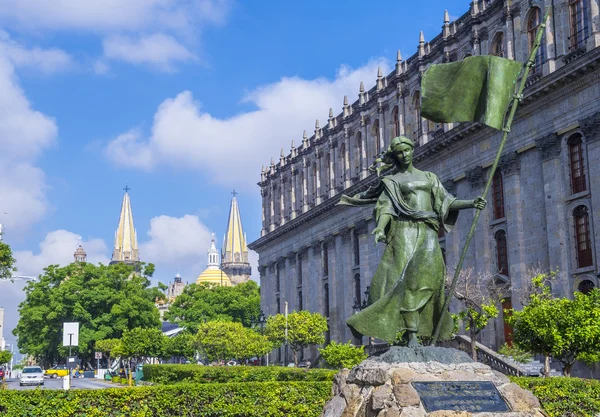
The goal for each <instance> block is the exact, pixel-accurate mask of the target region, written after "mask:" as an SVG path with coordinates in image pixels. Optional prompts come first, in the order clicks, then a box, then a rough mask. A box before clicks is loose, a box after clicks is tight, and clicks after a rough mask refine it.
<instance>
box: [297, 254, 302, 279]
mask: <svg viewBox="0 0 600 417" xmlns="http://www.w3.org/2000/svg"><path fill="white" fill-rule="evenodd" d="M298 287H302V255H298Z"/></svg>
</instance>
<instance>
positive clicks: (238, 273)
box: [221, 191, 252, 285]
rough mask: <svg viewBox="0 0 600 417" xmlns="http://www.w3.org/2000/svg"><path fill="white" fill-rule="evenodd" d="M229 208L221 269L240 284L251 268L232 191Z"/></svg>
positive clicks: (234, 282) (245, 278)
mask: <svg viewBox="0 0 600 417" xmlns="http://www.w3.org/2000/svg"><path fill="white" fill-rule="evenodd" d="M232 194H233V198H232V199H231V208H230V209H229V221H228V223H227V232H226V233H225V239H224V242H223V248H222V250H221V253H222V254H223V261H222V269H223V272H225V273H226V274H227V276H229V278H230V279H231V282H232V283H233V284H234V285H237V284H241V283H243V282H246V281H248V280H249V279H250V275H251V274H252V268H251V267H250V262H248V247H247V246H246V236H245V235H244V230H243V229H242V220H241V218H240V209H239V207H238V202H237V198H236V197H235V196H236V195H237V193H236V192H235V191H234V192H233V193H232Z"/></svg>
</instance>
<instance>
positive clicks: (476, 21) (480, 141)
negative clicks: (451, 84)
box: [250, 0, 600, 361]
mask: <svg viewBox="0 0 600 417" xmlns="http://www.w3.org/2000/svg"><path fill="white" fill-rule="evenodd" d="M547 7H551V8H552V11H551V15H550V19H549V22H548V26H547V27H546V29H545V36H544V37H543V41H542V46H541V48H540V50H539V52H538V55H537V57H536V60H535V65H534V67H533V68H532V72H531V74H530V75H529V77H528V79H527V80H526V89H525V92H524V97H523V102H522V103H521V105H520V107H519V110H518V112H517V115H516V118H515V120H514V123H513V126H512V131H511V132H510V135H509V140H508V143H507V146H506V148H505V150H504V154H503V155H502V158H501V160H500V166H499V169H498V171H497V172H496V174H495V176H494V177H493V186H492V189H491V190H490V192H489V194H488V195H486V196H484V197H485V198H486V199H487V201H488V207H487V208H486V209H485V210H484V211H482V213H481V217H480V220H479V223H478V225H477V229H476V234H475V236H474V239H473V243H472V244H471V246H470V248H469V251H468V254H467V258H466V267H472V268H474V269H475V270H476V271H478V272H480V273H482V274H486V275H487V276H494V277H496V279H498V280H500V281H502V282H507V283H509V284H510V290H509V291H507V293H506V294H505V296H506V297H505V303H504V308H510V307H511V306H514V307H515V308H520V307H521V304H520V301H519V296H518V295H519V290H520V289H522V288H524V287H526V286H527V285H528V284H529V283H528V279H530V277H531V268H535V267H540V268H542V269H544V270H552V271H558V275H557V277H556V280H555V281H554V282H553V283H552V291H553V293H554V294H555V295H557V296H560V297H572V296H573V293H574V292H576V291H582V292H585V291H589V289H591V288H597V287H598V285H599V280H598V272H599V262H600V227H599V226H598V221H599V220H600V164H599V162H600V100H599V99H598V97H599V96H600V82H599V80H600V48H599V46H600V10H599V7H598V1H597V0H569V1H567V0H553V1H550V0H535V1H531V0H513V1H508V0H494V1H473V2H471V9H470V10H469V11H467V12H466V13H465V14H463V15H462V16H461V17H459V18H458V19H456V20H455V21H452V22H451V21H450V17H449V15H448V13H446V14H445V15H444V19H443V22H440V23H442V25H441V26H442V31H441V33H439V34H438V35H437V36H435V37H434V38H433V39H431V41H429V42H425V38H424V36H423V35H422V34H421V36H420V39H419V43H418V46H417V52H416V53H415V54H414V55H412V56H410V57H409V58H408V59H405V60H403V59H402V57H401V55H400V53H398V55H397V63H396V68H395V69H394V70H393V71H392V72H391V73H390V74H385V75H384V74H383V73H382V71H381V70H380V71H378V74H377V76H376V78H375V77H374V80H373V81H374V85H373V86H372V87H371V88H366V89H365V87H364V84H362V83H361V85H360V87H359V91H358V100H356V101H354V100H352V101H349V100H348V99H347V98H346V97H344V100H343V107H342V111H341V113H340V114H335V115H334V113H333V111H331V112H330V114H329V118H328V120H327V122H326V123H325V124H324V126H323V127H321V126H320V125H319V123H318V121H317V123H316V126H315V130H314V135H310V136H308V135H306V134H305V135H304V137H303V139H302V144H301V146H299V147H298V148H296V147H295V145H294V143H293V142H292V146H291V149H290V151H289V153H284V152H283V151H282V154H281V157H280V160H279V161H278V162H277V163H276V162H275V161H274V160H271V163H270V166H268V167H267V168H266V169H265V168H263V170H262V174H261V182H260V188H261V196H262V199H263V200H262V208H263V213H262V218H263V226H262V235H261V237H260V238H259V239H258V240H256V241H255V242H253V243H252V244H250V248H251V249H253V250H255V251H256V252H258V254H259V273H260V283H261V307H262V309H263V311H264V312H265V314H268V315H272V314H277V313H283V311H284V305H285V303H286V302H287V303H288V306H289V310H290V311H293V310H309V311H317V312H320V313H322V314H323V315H325V316H326V317H327V318H328V322H329V332H328V334H327V335H328V338H329V339H330V340H335V341H338V342H346V341H348V340H352V341H353V342H354V343H367V342H368V339H367V338H363V339H356V338H353V335H352V334H351V332H350V329H349V328H348V327H347V326H346V322H345V321H346V318H347V317H349V316H350V315H352V314H353V313H354V312H355V311H356V309H357V308H360V305H361V304H362V302H363V301H364V300H365V298H366V297H365V292H366V291H367V289H368V288H369V285H370V284H371V279H372V277H373V275H374V273H375V270H376V268H377V265H378V263H379V260H380V258H381V256H382V254H383V249H384V245H383V244H377V245H376V244H375V242H374V239H373V236H372V235H371V232H372V231H373V229H374V228H375V220H374V218H373V207H372V206H371V207H365V208H348V207H341V206H336V204H337V202H338V201H339V199H340V195H341V194H348V195H354V194H356V193H358V192H362V191H365V190H366V189H367V188H368V187H369V186H372V185H374V184H376V183H377V177H376V175H375V174H373V173H371V172H370V171H369V170H368V167H369V166H370V165H371V164H372V162H373V160H374V159H375V157H376V156H377V155H379V154H380V152H382V151H383V150H385V149H386V148H387V146H388V144H389V143H390V141H391V139H392V138H394V137H396V136H399V135H404V136H408V137H410V138H411V139H413V140H414V142H415V144H416V148H415V150H414V161H415V166H416V167H417V168H419V169H421V170H425V171H431V172H434V173H435V174H437V175H438V176H439V178H440V180H441V181H442V182H443V185H444V187H445V188H446V189H447V190H448V191H449V192H450V193H452V194H453V195H455V196H457V197H458V198H460V199H471V198H475V197H476V196H479V195H481V193H482V191H483V189H484V185H485V182H486V180H487V179H488V177H489V175H490V170H489V168H490V166H491V165H492V162H493V160H494V157H495V153H496V150H497V149H498V144H499V142H500V139H501V137H502V132H500V131H494V130H492V129H491V128H488V127H485V126H483V125H481V124H477V123H432V122H430V121H428V120H426V119H423V118H422V117H421V109H420V106H421V85H420V84H421V75H422V73H423V71H425V69H426V68H427V67H428V66H429V65H431V64H440V63H445V62H452V61H459V60H462V59H464V58H466V57H469V56H477V55H496V56H501V57H505V58H508V59H514V60H519V61H521V62H525V61H526V60H527V59H528V57H529V54H530V51H531V48H532V45H533V40H534V38H535V33H536V30H537V29H538V27H539V26H540V24H541V20H542V16H543V14H544V10H545V9H546V8H547ZM441 16H442V13H441V11H440V17H441ZM375 38H376V36H374V37H373V39H375ZM373 75H374V76H375V74H373ZM340 99H341V97H340ZM340 101H342V100H340ZM473 215H474V214H473V212H472V211H466V212H462V213H461V214H460V215H459V217H458V222H457V224H456V227H455V228H454V230H453V231H452V233H450V234H448V235H447V236H446V235H444V234H443V233H440V236H439V239H440V246H441V247H442V251H443V253H444V255H445V257H446V260H447V264H448V265H451V266H452V265H456V263H457V261H458V259H459V256H460V252H461V250H462V247H463V244H464V242H465V237H466V236H467V234H468V232H469V229H470V226H471V222H472V219H473ZM502 316H503V314H502V313H501V314H500V317H498V319H497V320H495V321H494V322H493V323H491V324H490V325H489V326H488V327H487V328H486V329H485V330H484V331H483V332H482V334H481V337H480V340H481V341H482V342H483V343H485V344H486V345H488V346H490V347H492V348H496V349H497V348H499V347H500V346H502V345H503V344H504V343H505V342H509V341H510V337H511V332H510V329H509V328H508V327H507V326H506V325H505V324H504V322H503V317H502ZM316 353H317V352H316V350H315V349H307V352H306V354H307V356H312V357H313V358H314V357H315V356H316ZM274 359H275V360H279V361H283V360H284V358H283V356H282V350H280V351H279V352H278V353H276V354H275V355H274ZM288 359H289V358H288Z"/></svg>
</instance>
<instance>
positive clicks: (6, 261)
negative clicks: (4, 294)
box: [0, 242, 17, 280]
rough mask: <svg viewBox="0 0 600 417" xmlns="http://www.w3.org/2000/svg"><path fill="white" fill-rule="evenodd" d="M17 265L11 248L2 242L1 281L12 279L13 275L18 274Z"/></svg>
mask: <svg viewBox="0 0 600 417" xmlns="http://www.w3.org/2000/svg"><path fill="white" fill-rule="evenodd" d="M15 263H16V260H15V258H14V257H13V254H12V251H11V249H10V246H8V245H7V244H6V243H4V242H0V280H3V279H11V277H12V276H13V274H14V273H15V272H17V268H16V267H15Z"/></svg>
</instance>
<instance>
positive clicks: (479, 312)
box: [448, 268, 506, 361]
mask: <svg viewBox="0 0 600 417" xmlns="http://www.w3.org/2000/svg"><path fill="white" fill-rule="evenodd" d="M452 275H453V273H452V274H451V275H449V276H448V278H449V280H450V281H451V279H452ZM505 290H506V287H505V285H503V284H498V283H497V281H496V279H495V278H494V277H492V276H485V275H483V274H477V273H475V272H474V270H473V269H472V268H467V269H464V270H462V271H461V273H460V275H459V278H458V282H457V285H456V288H455V290H454V296H455V297H456V299H457V300H458V301H459V302H460V307H461V310H460V311H459V312H458V314H456V315H454V317H455V320H456V319H458V320H462V322H463V323H464V326H465V331H467V332H468V333H469V337H470V339H471V357H472V358H473V360H474V361H477V338H478V337H479V334H480V333H481V331H482V330H483V329H485V327H486V326H487V325H488V324H489V322H490V320H491V319H494V318H496V317H498V314H499V313H500V311H499V310H498V307H497V305H498V304H499V303H500V302H501V299H502V293H503V292H504V291H505Z"/></svg>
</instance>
